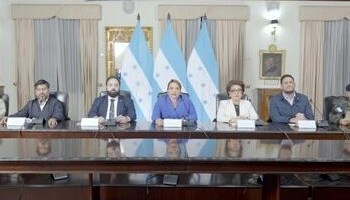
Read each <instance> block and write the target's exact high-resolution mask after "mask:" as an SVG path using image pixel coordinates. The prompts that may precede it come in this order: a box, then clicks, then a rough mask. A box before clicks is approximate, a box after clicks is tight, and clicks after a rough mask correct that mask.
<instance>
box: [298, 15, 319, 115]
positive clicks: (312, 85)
mask: <svg viewBox="0 0 350 200" xmlns="http://www.w3.org/2000/svg"><path fill="white" fill-rule="evenodd" d="M301 25H302V33H303V41H304V42H303V44H302V50H303V52H304V53H303V54H304V55H303V56H304V58H303V62H302V64H303V68H302V80H303V81H302V92H303V93H304V94H305V95H307V96H308V97H309V98H311V99H312V102H313V103H312V104H314V105H315V106H316V107H317V108H318V109H319V110H322V107H323V46H324V22H322V21H306V22H302V23H301ZM314 110H315V108H314ZM316 110H317V109H316ZM314 113H315V117H316V118H317V119H322V116H321V113H319V112H314Z"/></svg>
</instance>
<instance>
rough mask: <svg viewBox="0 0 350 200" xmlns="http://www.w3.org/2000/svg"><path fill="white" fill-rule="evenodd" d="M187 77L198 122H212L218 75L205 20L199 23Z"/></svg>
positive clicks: (214, 113) (214, 112)
mask: <svg viewBox="0 0 350 200" xmlns="http://www.w3.org/2000/svg"><path fill="white" fill-rule="evenodd" d="M187 77H188V85H189V94H190V98H191V100H192V102H193V104H194V106H195V108H196V111H197V116H198V120H199V121H203V122H207V121H212V120H213V119H215V117H216V99H215V98H216V95H217V94H218V93H219V89H218V88H219V74H218V67H217V63H216V59H215V55H214V50H213V47H212V44H211V42H210V38H209V34H208V30H207V25H206V20H203V21H202V23H201V29H200V31H199V34H198V38H197V41H196V43H195V46H194V48H193V50H192V52H191V55H190V57H189V59H188V64H187Z"/></svg>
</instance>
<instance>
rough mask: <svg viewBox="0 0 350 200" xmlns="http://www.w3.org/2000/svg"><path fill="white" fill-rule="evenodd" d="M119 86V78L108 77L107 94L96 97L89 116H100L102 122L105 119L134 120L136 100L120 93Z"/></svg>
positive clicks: (119, 121)
mask: <svg viewBox="0 0 350 200" xmlns="http://www.w3.org/2000/svg"><path fill="white" fill-rule="evenodd" d="M119 86H120V82H119V79H117V78H116V77H109V78H107V80H106V90H107V95H105V96H102V97H97V98H96V99H95V101H94V103H93V104H92V106H91V109H90V111H89V114H88V117H90V118H93V117H98V118H99V122H100V123H101V124H103V123H105V120H116V122H117V123H128V122H131V121H134V120H135V119H136V112H135V107H134V102H133V100H132V99H131V98H127V97H124V96H122V95H119Z"/></svg>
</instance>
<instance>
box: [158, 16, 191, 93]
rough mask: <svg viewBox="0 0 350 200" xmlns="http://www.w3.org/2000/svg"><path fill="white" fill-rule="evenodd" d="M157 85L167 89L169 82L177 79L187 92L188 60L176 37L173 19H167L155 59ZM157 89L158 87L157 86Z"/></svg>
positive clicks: (161, 89) (183, 90)
mask: <svg viewBox="0 0 350 200" xmlns="http://www.w3.org/2000/svg"><path fill="white" fill-rule="evenodd" d="M153 75H154V80H155V82H156V84H155V86H158V88H159V89H160V91H158V92H164V91H166V89H167V88H166V87H167V84H168V82H169V81H170V80H171V79H176V80H178V81H180V82H181V85H182V92H187V89H186V87H187V73H186V61H185V58H184V56H183V54H182V52H181V49H180V46H179V43H178V41H177V39H176V35H175V33H174V30H173V27H172V23H171V20H170V19H168V20H167V24H166V30H165V33H164V35H163V38H162V41H161V43H160V47H159V50H158V53H157V56H156V59H155V61H154V73H153ZM155 89H156V88H155Z"/></svg>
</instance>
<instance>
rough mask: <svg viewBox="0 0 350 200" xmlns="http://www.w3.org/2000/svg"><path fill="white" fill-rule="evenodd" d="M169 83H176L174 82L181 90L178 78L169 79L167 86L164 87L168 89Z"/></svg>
mask: <svg viewBox="0 0 350 200" xmlns="http://www.w3.org/2000/svg"><path fill="white" fill-rule="evenodd" d="M171 83H176V84H177V85H178V86H179V87H180V90H181V88H182V86H181V83H180V81H178V80H176V79H171V80H170V81H169V83H168V86H167V88H166V89H169V86H170V84H171Z"/></svg>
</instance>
